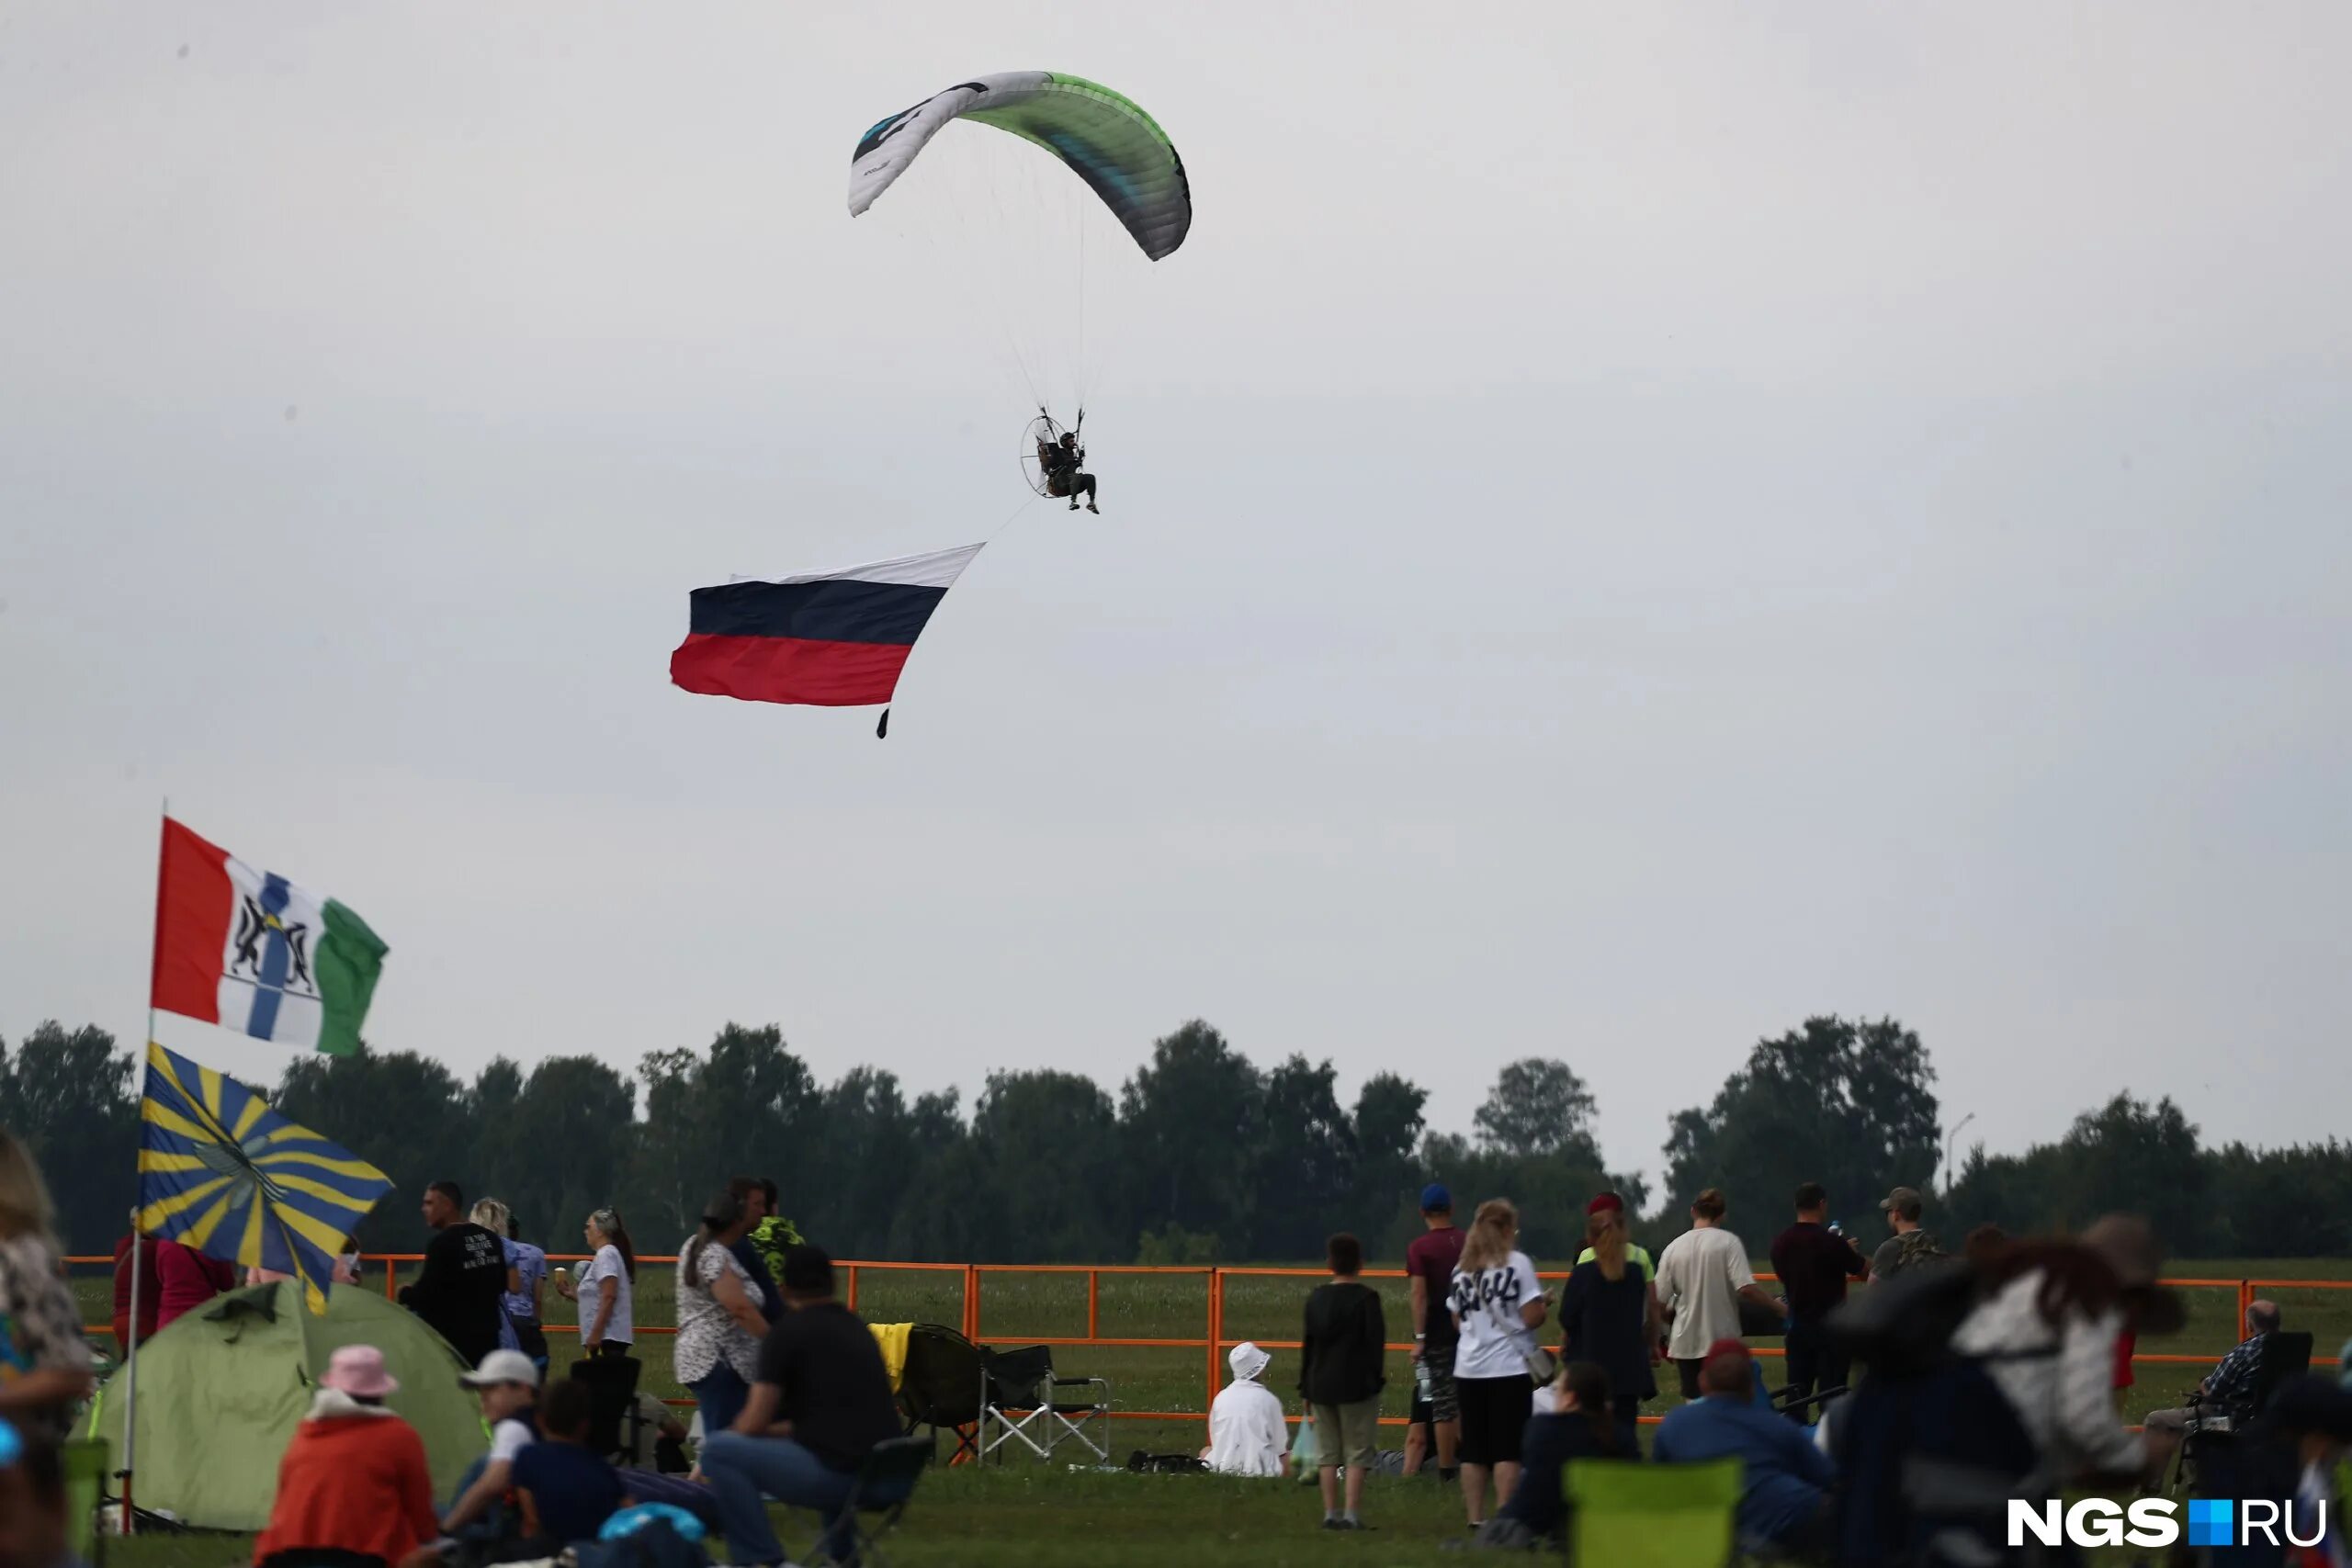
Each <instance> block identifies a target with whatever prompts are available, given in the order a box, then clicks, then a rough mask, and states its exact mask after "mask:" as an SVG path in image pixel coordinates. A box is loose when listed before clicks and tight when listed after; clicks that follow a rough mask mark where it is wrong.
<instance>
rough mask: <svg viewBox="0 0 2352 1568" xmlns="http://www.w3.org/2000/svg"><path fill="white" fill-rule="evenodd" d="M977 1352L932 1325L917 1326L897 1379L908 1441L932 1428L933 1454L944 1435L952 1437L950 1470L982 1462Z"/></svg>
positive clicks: (947, 1330)
mask: <svg viewBox="0 0 2352 1568" xmlns="http://www.w3.org/2000/svg"><path fill="white" fill-rule="evenodd" d="M984 1376H985V1374H984V1373H983V1372H982V1371H981V1368H980V1348H979V1347H978V1345H975V1344H973V1343H972V1342H971V1341H970V1340H968V1339H967V1338H965V1337H963V1336H962V1335H960V1334H958V1333H956V1331H955V1330H954V1329H952V1328H949V1327H946V1326H944V1325H941V1324H936V1323H918V1324H916V1325H914V1328H913V1330H912V1331H911V1332H910V1333H909V1334H908V1336H907V1364H906V1367H905V1369H904V1371H902V1372H901V1373H900V1374H899V1413H900V1414H901V1415H903V1416H906V1418H907V1435H908V1436H909V1437H912V1436H914V1434H915V1433H916V1431H917V1430H918V1429H920V1428H922V1427H930V1428H931V1441H932V1443H933V1447H934V1448H936V1446H937V1444H938V1441H939V1434H940V1433H941V1432H943V1431H945V1432H953V1433H955V1434H956V1450H955V1452H953V1453H952V1454H950V1455H949V1456H948V1459H947V1462H948V1463H949V1464H951V1465H956V1464H967V1463H969V1462H970V1461H973V1460H976V1459H978V1458H979V1457H980V1450H979V1446H978V1432H979V1426H980V1412H981V1410H982V1409H984V1408H985V1407H986V1404H987V1400H986V1398H985V1390H984V1389H983V1388H982V1387H981V1384H982V1382H983V1380H984Z"/></svg>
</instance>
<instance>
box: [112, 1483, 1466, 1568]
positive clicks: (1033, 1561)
mask: <svg viewBox="0 0 2352 1568" xmlns="http://www.w3.org/2000/svg"><path fill="white" fill-rule="evenodd" d="M1364 1513H1365V1517H1366V1519H1367V1521H1368V1522H1369V1523H1371V1524H1372V1525H1373V1526H1374V1529H1373V1530H1372V1531H1370V1532H1368V1533H1365V1534H1362V1535H1338V1534H1331V1533H1327V1532H1325V1531H1323V1530H1322V1529H1319V1528H1317V1527H1318V1524H1319V1521H1320V1520H1321V1518H1322V1506H1321V1504H1320V1503H1319V1502H1317V1500H1316V1495H1315V1488H1314V1487H1312V1486H1307V1485H1302V1484H1294V1483H1289V1482H1280V1481H1259V1482H1246V1481H1235V1480H1232V1479H1230V1478H1227V1477H1225V1476H1216V1475H1092V1474H1076V1475H1074V1474H1069V1473H1067V1472H1048V1471H1046V1470H1043V1469H1039V1468H1030V1469H1013V1470H1006V1471H998V1470H994V1469H991V1470H989V1471H988V1472H979V1471H977V1470H975V1469H973V1468H972V1467H969V1466H966V1467H964V1468H962V1469H959V1470H952V1471H935V1472H933V1473H932V1474H931V1475H930V1476H928V1477H926V1478H925V1480H924V1482H923V1484H922V1491H921V1492H920V1493H919V1494H918V1495H917V1499H916V1503H915V1506H913V1507H912V1508H911V1509H910V1510H909V1512H908V1514H907V1517H906V1522H905V1524H904V1525H903V1526H902V1527H901V1528H900V1529H899V1534H898V1535H897V1536H896V1538H894V1540H892V1542H891V1543H890V1546H889V1548H888V1550H889V1554H890V1558H891V1561H892V1562H895V1563H898V1564H899V1568H1101V1565H1102V1564H1104V1563H1119V1564H1135V1565H1136V1568H1199V1565H1200V1564H1201V1563H1203V1562H1209V1561H1215V1562H1217V1563H1219V1564H1231V1565H1234V1568H1327V1565H1336V1564H1347V1565H1349V1568H1378V1565H1386V1564H1421V1563H1431V1564H1434V1563H1439V1562H1455V1561H1460V1559H1459V1557H1458V1555H1457V1554H1454V1553H1451V1552H1447V1551H1444V1550H1443V1547H1442V1542H1443V1541H1444V1540H1446V1539H1447V1538H1448V1537H1454V1538H1459V1537H1461V1536H1463V1535H1464V1533H1465V1531H1464V1528H1463V1522H1462V1503H1461V1495H1460V1494H1459V1493H1458V1492H1456V1491H1454V1490H1453V1489H1451V1488H1449V1487H1445V1486H1442V1485H1440V1484H1439V1483H1437V1482H1436V1481H1434V1480H1430V1479H1422V1480H1417V1481H1390V1482H1388V1483H1385V1484H1382V1485H1380V1486H1377V1487H1376V1488H1375V1489H1374V1492H1373V1493H1372V1494H1371V1495H1369V1496H1368V1497H1367V1499H1366V1502H1365V1506H1364ZM781 1517H784V1518H785V1520H786V1523H785V1524H784V1525H783V1526H781V1527H780V1529H781V1531H782V1534H783V1538H784V1540H785V1541H786V1544H787V1545H797V1544H799V1543H801V1542H804V1541H806V1540H809V1538H810V1537H812V1536H813V1535H814V1534H815V1516H813V1515H809V1514H800V1515H797V1516H781ZM252 1558H253V1544H252V1541H251V1540H250V1539H249V1538H246V1537H241V1536H141V1537H139V1538H137V1539H135V1540H114V1541H110V1542H109V1543H108V1545H107V1562H106V1568H231V1565H232V1564H241V1563H244V1562H251V1561H252Z"/></svg>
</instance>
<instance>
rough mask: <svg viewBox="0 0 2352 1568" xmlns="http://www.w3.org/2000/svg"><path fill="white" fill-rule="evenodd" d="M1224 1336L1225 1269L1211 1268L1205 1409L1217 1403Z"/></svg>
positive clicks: (1203, 1407) (1203, 1406)
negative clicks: (1220, 1344)
mask: <svg viewBox="0 0 2352 1568" xmlns="http://www.w3.org/2000/svg"><path fill="white" fill-rule="evenodd" d="M1224 1337H1225V1270H1224V1269H1210V1270H1209V1383H1208V1389H1209V1391H1208V1394H1207V1396H1206V1403H1205V1404H1203V1405H1202V1406H1201V1408H1202V1409H1203V1410H1206V1409H1207V1408H1208V1407H1209V1405H1211V1404H1216V1351H1217V1343H1216V1342H1217V1341H1218V1340H1220V1339H1222V1338H1224Z"/></svg>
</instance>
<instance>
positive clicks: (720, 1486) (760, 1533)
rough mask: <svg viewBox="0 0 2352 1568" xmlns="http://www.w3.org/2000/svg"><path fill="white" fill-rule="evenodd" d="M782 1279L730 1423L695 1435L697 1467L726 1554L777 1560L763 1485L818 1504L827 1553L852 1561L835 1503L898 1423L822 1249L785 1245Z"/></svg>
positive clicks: (864, 1334)
mask: <svg viewBox="0 0 2352 1568" xmlns="http://www.w3.org/2000/svg"><path fill="white" fill-rule="evenodd" d="M783 1285H784V1300H785V1305H786V1312H785V1314H784V1315H783V1316H781V1317H779V1318H778V1319H776V1322H775V1326H774V1327H772V1328H770V1329H769V1330H768V1332H767V1337H765V1338H764V1339H763V1340H762V1341H761V1342H760V1375H759V1379H758V1381H757V1382H754V1383H752V1393H751V1397H750V1399H749V1400H747V1401H746V1402H745V1403H744V1405H743V1413H742V1415H741V1416H737V1417H736V1419H735V1425H734V1427H731V1428H730V1429H729V1430H728V1431H725V1432H720V1433H718V1434H717V1435H716V1436H714V1437H712V1438H710V1439H709V1440H708V1441H707V1442H705V1443H704V1444H703V1447H702V1472H703V1479H705V1480H706V1481H707V1482H709V1483H710V1490H711V1493H712V1495H713V1496H714V1498H715V1499H716V1500H717V1502H718V1517H719V1522H720V1528H721V1529H723V1530H724V1531H725V1532H726V1536H727V1554H728V1557H729V1559H730V1560H731V1561H733V1562H780V1561H782V1560H783V1558H784V1555H785V1552H784V1547H783V1546H782V1544H781V1543H779V1542H778V1541H777V1540H776V1539H775V1529H773V1528H772V1527H771V1526H770V1525H769V1523H768V1516H767V1508H766V1506H765V1505H763V1503H762V1502H761V1500H760V1498H761V1494H763V1493H765V1494H766V1495H768V1496H770V1497H773V1498H775V1500H776V1501H778V1502H780V1503H784V1504H786V1505H788V1506H793V1507H799V1508H814V1509H816V1510H817V1511H818V1512H819V1513H821V1514H824V1515H826V1516H827V1517H828V1521H829V1522H828V1525H827V1530H826V1536H827V1540H826V1546H827V1549H828V1550H829V1551H831V1555H832V1560H833V1561H834V1562H840V1563H843V1564H849V1563H854V1562H855V1561H856V1553H857V1534H856V1530H855V1529H854V1526H853V1522H852V1520H851V1519H850V1517H849V1516H848V1514H847V1513H846V1512H845V1511H844V1510H843V1509H842V1504H843V1503H844V1502H846V1501H847V1500H848V1498H849V1492H850V1484H851V1483H852V1482H853V1481H854V1480H855V1479H856V1477H857V1470H858V1467H859V1466H860V1465H862V1464H864V1463H865V1456H866V1455H867V1454H869V1453H871V1452H873V1451H874V1445H875V1444H876V1443H880V1442H885V1441H888V1439H890V1438H895V1437H897V1436H898V1435H899V1411H898V1406H897V1404H896V1403H895V1402H893V1400H892V1399H891V1397H890V1374H889V1373H888V1371H885V1370H884V1368H883V1365H882V1351H881V1349H880V1348H878V1347H877V1346H876V1344H875V1343H874V1335H873V1333H872V1332H871V1331H870V1330H869V1329H867V1327H866V1326H865V1319H863V1318H861V1317H859V1316H858V1315H857V1314H855V1313H854V1312H852V1311H850V1310H849V1308H847V1307H845V1306H843V1305H842V1303H839V1302H837V1301H835V1300H834V1299H833V1260H832V1259H831V1258H828V1257H826V1256H825V1254H824V1253H823V1252H822V1251H820V1249H818V1248H816V1247H786V1249H785V1253H784V1279H783Z"/></svg>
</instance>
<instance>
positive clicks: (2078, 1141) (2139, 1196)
mask: <svg viewBox="0 0 2352 1568" xmlns="http://www.w3.org/2000/svg"><path fill="white" fill-rule="evenodd" d="M2058 1149H2059V1160H2058V1163H2059V1167H2060V1170H2061V1177H2060V1180H2059V1184H2058V1186H2057V1187H2056V1188H2055V1189H2053V1190H2052V1194H2051V1196H2052V1200H2053V1205H2052V1213H2051V1214H2050V1218H2051V1220H2052V1221H2053V1222H2054V1223H2055V1224H2058V1225H2062V1226H2064V1228H2066V1229H2069V1230H2075V1229H2080V1228H2081V1227H2083V1226H2086V1225H2087V1224H2090V1223H2091V1222H2092V1221H2093V1220H2096V1219H2098V1217H2099V1216H2100V1215H2101V1214H2106V1213H2140V1214H2145V1215H2146V1216H2147V1218H2148V1223H2149V1224H2151V1225H2153V1226H2154V1227H2155V1231H2156V1234H2157V1235H2160V1236H2162V1237H2164V1238H2165V1243H2166V1245H2168V1246H2169V1247H2172V1248H2173V1249H2174V1250H2175V1251H2176V1252H2186V1253H2190V1254H2194V1253H2197V1252H2199V1251H2202V1250H2203V1249H2204V1247H2205V1245H2206V1242H2207V1240H2208V1236H2207V1235H2206V1230H2207V1226H2206V1206H2205V1205H2206V1199H2205V1186H2206V1167H2205V1161H2204V1159H2203V1157H2202V1156H2201V1155H2200V1153H2199V1149H2198V1146H2197V1129H2196V1128H2195V1127H2193V1126H2191V1125H2190V1124H2189V1121H2188V1117H2187V1116H2185V1115H2183V1114H2182V1113H2181V1110H2180V1107H2179V1106H2177V1105H2175V1104H2174V1103H2173V1102H2172V1100H2171V1099H2170V1098H2168V1097H2167V1098H2165V1099H2163V1100H2158V1101H2157V1102H2156V1103H2155V1104H2154V1105H2153V1106H2151V1105H2150V1104H2149V1103H2148V1102H2147V1101H2146V1100H2140V1099H2137V1098H2135V1097H2133V1096H2132V1095H2131V1094H2128V1093H2118V1094H2117V1095H2116V1096H2115V1098H2114V1099H2112V1100H2109V1101H2108V1102H2107V1103H2106V1104H2105V1105H2103V1106H2100V1107H2099V1108H2098V1110H2097V1111H2084V1112H2083V1113H2082V1114H2081V1115H2079V1116H2077V1117H2075V1124H2074V1125H2073V1126H2071V1127H2069V1128H2068V1129H2067V1130H2066V1135H2065V1136H2064V1138H2062V1139H2060V1140H2059V1145H2058Z"/></svg>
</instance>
